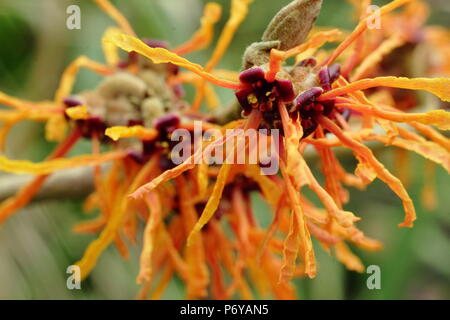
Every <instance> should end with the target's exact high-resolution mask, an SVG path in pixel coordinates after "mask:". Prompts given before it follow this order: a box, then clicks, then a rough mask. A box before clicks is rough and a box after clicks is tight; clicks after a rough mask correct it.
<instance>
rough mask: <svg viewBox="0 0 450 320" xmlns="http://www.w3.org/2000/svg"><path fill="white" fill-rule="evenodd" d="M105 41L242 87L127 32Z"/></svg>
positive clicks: (220, 82)
mask: <svg viewBox="0 0 450 320" xmlns="http://www.w3.org/2000/svg"><path fill="white" fill-rule="evenodd" d="M104 41H110V42H112V43H113V44H115V45H116V46H118V47H119V48H122V49H123V50H125V51H127V52H131V51H135V52H137V53H139V54H141V55H143V56H145V57H147V58H148V59H150V60H152V61H153V62H154V63H157V64H158V63H173V64H175V65H177V66H180V67H183V68H186V69H188V70H190V71H192V72H194V73H196V74H198V75H199V76H201V77H202V78H204V79H205V80H208V81H209V82H211V83H213V84H215V85H218V86H222V87H225V88H229V89H234V90H237V89H239V88H240V84H239V83H236V82H231V81H228V80H222V79H219V78H217V77H215V76H214V75H212V74H211V73H209V72H206V71H205V70H204V69H203V67H202V66H200V65H198V64H195V63H192V62H190V61H188V60H186V59H184V58H182V57H180V56H178V55H176V54H175V53H173V52H170V51H168V50H166V49H164V48H151V47H149V46H148V45H146V44H145V43H144V42H142V41H141V40H139V39H137V38H135V37H132V36H129V35H126V34H114V35H113V36H111V37H110V38H107V39H105V40H104Z"/></svg>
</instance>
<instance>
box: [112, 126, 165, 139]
mask: <svg viewBox="0 0 450 320" xmlns="http://www.w3.org/2000/svg"><path fill="white" fill-rule="evenodd" d="M105 134H106V135H107V136H108V137H110V138H111V139H112V140H114V141H117V140H119V139H121V138H133V137H135V138H139V139H141V140H152V139H155V138H156V137H157V136H158V131H157V130H155V129H149V128H144V127H143V126H139V125H138V126H132V127H122V126H116V127H111V128H108V129H106V131H105Z"/></svg>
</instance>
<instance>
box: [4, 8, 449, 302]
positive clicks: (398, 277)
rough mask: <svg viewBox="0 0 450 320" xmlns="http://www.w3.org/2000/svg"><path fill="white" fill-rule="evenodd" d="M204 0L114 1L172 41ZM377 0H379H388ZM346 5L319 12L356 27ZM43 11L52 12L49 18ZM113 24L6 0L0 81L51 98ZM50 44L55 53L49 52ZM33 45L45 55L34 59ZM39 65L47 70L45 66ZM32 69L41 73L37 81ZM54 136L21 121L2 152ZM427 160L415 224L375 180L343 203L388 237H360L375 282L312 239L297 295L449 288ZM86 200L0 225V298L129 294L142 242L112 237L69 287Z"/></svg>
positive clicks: (443, 18) (177, 294) (253, 20)
mask: <svg viewBox="0 0 450 320" xmlns="http://www.w3.org/2000/svg"><path fill="white" fill-rule="evenodd" d="M216 2H218V3H220V4H222V5H223V7H224V17H223V18H222V20H221V22H220V23H219V24H218V26H217V28H216V34H218V33H219V31H220V30H221V29H222V27H223V25H224V23H225V21H226V20H225V19H226V17H227V13H228V11H229V4H230V1H229V0H217V1H216ZM384 2H386V1H384ZM204 3H206V1H205V0H202V1H200V0H128V1H115V4H116V5H117V6H118V7H119V8H120V9H121V11H122V12H123V13H124V14H125V15H126V16H127V17H129V18H130V21H131V23H132V24H133V26H134V27H135V30H136V31H137V33H138V34H139V35H140V36H142V37H149V38H158V39H165V40H168V41H169V42H170V43H171V44H172V45H173V46H176V45H178V44H180V43H182V42H183V41H184V40H186V39H188V38H189V37H190V35H191V34H192V33H193V32H194V31H195V30H196V28H197V27H198V21H199V18H200V16H201V12H202V6H203V4H204ZM287 3H289V0H280V1H272V0H255V1H254V3H253V4H252V5H251V11H250V14H249V16H248V18H247V19H246V21H245V22H244V23H243V24H242V26H241V28H240V29H239V32H238V33H237V35H236V37H235V39H234V40H233V43H232V44H231V47H230V49H229V50H228V52H227V55H226V57H225V58H224V59H223V60H222V61H221V63H220V65H219V67H221V68H228V69H232V70H238V69H239V68H240V63H241V61H240V60H241V54H242V52H243V50H244V49H245V47H246V46H247V45H248V44H250V43H251V42H254V41H257V40H258V39H259V38H260V36H261V34H262V32H263V30H264V28H265V25H266V24H267V23H268V22H269V21H270V19H271V17H272V16H273V15H274V13H275V12H276V11H277V10H278V9H279V8H280V7H282V6H283V5H285V4H287ZM375 3H379V4H381V3H383V1H375ZM430 3H432V5H433V7H432V10H433V12H432V19H431V22H432V23H441V24H444V25H446V26H447V27H449V26H450V25H449V20H448V16H449V12H448V3H447V2H446V1H430ZM69 4H78V5H80V7H81V12H82V29H81V30H74V31H69V30H66V29H65V24H64V21H65V20H64V19H65V16H66V13H65V8H66V7H67V5H69ZM444 10H447V11H444ZM351 15H352V12H351V7H350V6H349V5H348V3H347V2H346V1H344V0H333V1H330V0H328V1H325V4H324V8H323V11H322V14H321V15H320V17H319V19H318V22H317V24H318V25H319V26H334V27H340V28H344V29H351V28H352V27H353V26H354V22H353V20H352V19H351ZM45 17H47V18H45ZM48 17H55V19H51V20H52V21H47V20H48ZM46 19H47V20H46ZM44 24H45V27H44ZM112 24H113V22H112V21H111V20H110V19H109V18H108V17H106V16H105V15H104V14H103V13H102V12H101V11H100V10H98V9H97V8H96V7H95V6H94V5H93V4H92V3H91V2H90V1H87V0H83V1H81V0H79V1H69V0H67V1H66V0H64V1H60V0H40V1H30V0H14V1H13V0H2V1H1V3H0V41H1V42H0V43H2V45H1V46H0V90H1V91H5V92H7V93H9V94H14V95H17V96H19V97H24V98H29V99H30V98H31V97H30V95H31V96H33V98H34V97H37V98H39V99H49V98H51V97H52V95H53V92H54V90H55V89H56V83H57V82H56V80H57V79H58V77H59V76H60V74H61V72H62V70H63V68H64V65H67V64H68V63H69V62H70V61H72V60H73V59H74V58H75V57H77V56H78V55H80V54H84V55H87V56H89V57H90V58H93V59H97V60H100V61H103V58H102V52H101V45H100V38H101V35H102V33H103V30H104V29H105V28H106V27H107V26H110V25H112ZM49 28H50V29H49ZM55 34H57V36H55ZM46 38H47V39H46ZM48 38H50V39H48ZM43 43H50V44H51V45H52V48H51V49H49V48H48V47H46V46H43V45H42V44H43ZM46 50H47V51H46ZM50 50H51V51H50ZM51 52H53V53H54V56H55V57H54V58H47V59H45V57H47V56H48V57H49V56H50V55H49V53H51ZM211 52H212V49H211V48H210V49H206V50H204V51H201V52H197V53H194V54H192V55H190V56H189V59H191V60H193V61H195V62H199V63H202V62H205V61H206V60H207V59H208V57H209V55H210V54H211ZM39 56H40V57H41V58H39V59H38V57H39ZM42 57H43V58H42ZM43 66H44V67H45V72H43V71H42V70H43ZM33 78H34V79H37V80H35V81H34V82H33ZM50 79H54V80H50ZM98 80H99V77H98V76H96V75H93V74H92V73H90V72H88V71H81V72H80V75H79V78H78V81H77V84H76V88H75V92H76V91H79V90H84V89H89V88H92V87H93V86H95V85H96V83H97V82H98ZM45 81H48V82H45ZM41 82H44V84H43V85H42V83H41ZM39 83H41V86H40V89H39V90H38V92H36V88H37V85H36V84H39ZM188 94H190V95H192V91H190V90H188ZM232 95H233V94H232V92H230V91H227V90H223V91H220V96H221V98H222V100H223V101H230V100H231V99H232V98H233V97H232ZM52 147H53V144H51V143H47V142H45V141H43V131H42V127H41V126H36V125H30V124H25V125H20V126H17V128H15V130H14V131H13V132H12V133H11V135H10V137H9V139H8V149H7V152H8V153H9V154H14V155H20V156H23V157H25V156H27V157H29V158H31V159H33V160H39V159H42V158H43V157H45V155H46V154H48V153H49V152H50V150H51V149H52ZM83 151H84V152H88V151H89V144H88V143H87V142H84V143H80V144H78V145H77V148H76V150H74V153H80V152H83ZM391 151H392V150H390V149H383V150H382V151H379V152H378V154H377V155H378V156H379V157H380V158H381V160H383V162H384V163H386V164H387V167H388V168H389V169H393V167H394V164H393V161H394V158H393V157H392V152H391ZM312 165H314V163H312ZM347 165H348V166H349V167H350V168H351V167H352V166H353V165H354V163H353V162H352V161H351V160H348V163H347ZM423 165H424V161H423V160H422V159H419V158H418V157H416V156H411V167H412V172H413V173H414V174H413V176H412V183H411V185H410V186H409V192H410V195H411V197H412V198H413V199H414V200H415V204H416V207H417V214H418V220H417V222H416V224H415V227H414V228H413V229H399V228H398V227H397V224H398V223H399V222H400V221H401V220H402V217H403V211H402V206H401V203H400V201H399V200H398V199H397V198H396V197H395V196H394V195H393V194H392V193H391V192H390V191H389V190H388V189H387V187H386V186H385V185H383V184H382V183H380V182H376V183H374V184H373V185H372V186H370V187H369V188H368V190H367V191H364V192H361V191H355V190H352V192H351V201H350V203H349V204H348V206H347V209H349V210H352V211H354V212H357V213H358V215H360V216H361V217H362V218H363V220H362V221H361V222H360V225H361V226H362V230H365V232H366V234H367V235H369V236H372V237H375V238H378V239H380V240H382V241H383V242H384V244H385V249H384V250H383V251H381V252H374V253H367V252H363V251H360V250H358V249H355V250H356V252H357V253H358V254H359V255H360V257H361V258H362V260H363V261H364V263H365V264H366V265H371V264H374V265H379V266H380V267H381V271H382V288H381V290H368V289H367V286H366V280H367V277H368V275H367V274H357V273H354V272H349V271H346V270H345V268H344V267H343V266H342V265H340V264H339V263H338V262H336V260H335V259H334V258H333V257H331V256H329V255H328V254H327V253H326V252H325V251H324V250H322V249H321V248H320V246H319V244H317V243H316V246H315V248H316V254H317V257H318V261H319V275H318V277H317V278H316V279H314V280H309V279H301V280H296V283H297V284H298V291H299V297H300V298H306V299H410V298H412V299H416V298H425V299H443V298H444V299H448V298H450V255H449V253H450V212H449V211H450V209H449V208H450V197H449V196H448V195H449V189H450V179H449V176H448V175H447V173H445V172H444V170H441V169H439V171H438V179H437V180H438V181H437V184H438V187H437V190H438V199H439V206H438V209H437V210H435V211H433V212H428V211H427V210H425V209H424V208H423V207H422V206H421V203H420V196H421V190H422V187H423V181H424V179H426V177H424V176H423ZM253 201H254V203H255V212H257V214H258V216H259V217H258V218H259V219H260V221H261V224H263V225H267V224H269V223H270V214H269V213H268V211H267V210H268V208H267V205H265V204H264V203H263V202H262V201H261V199H259V197H258V196H256V195H255V197H253ZM81 212H82V210H81V201H79V200H71V201H69V200H64V201H62V200H54V201H45V202H39V203H33V204H32V205H30V206H29V207H27V208H26V209H24V210H21V211H20V212H19V213H17V214H16V215H15V216H14V217H13V218H12V219H10V220H8V221H7V222H6V223H5V224H4V225H2V226H0V298H1V299H38V298H39V299H130V298H133V297H134V296H135V294H136V293H137V291H138V289H139V288H138V286H137V285H136V284H135V276H136V274H137V269H138V265H137V263H138V254H139V252H140V247H139V245H138V246H130V247H131V252H130V253H131V254H130V258H129V260H128V261H125V260H123V259H122V258H121V257H120V255H119V254H118V253H117V251H116V249H115V248H113V247H110V248H108V249H107V250H106V251H105V253H104V254H103V255H102V256H101V258H100V260H99V263H98V265H97V267H96V269H95V270H94V272H93V273H92V275H91V276H90V277H89V279H88V280H86V281H85V282H83V283H82V290H74V291H69V290H67V289H66V276H67V275H66V268H67V266H68V265H70V264H72V263H73V262H74V261H76V260H77V259H78V258H80V257H81V256H82V254H83V252H84V249H85V248H86V246H87V244H88V243H89V242H90V241H92V240H93V239H94V238H95V236H86V235H76V234H73V233H72V231H71V228H72V226H73V225H74V223H75V222H77V221H81V220H83V219H88V218H89V217H88V216H86V215H85V214H83V213H81ZM94 214H96V213H94ZM183 295H184V289H183V286H182V283H181V282H180V281H178V280H177V279H175V280H174V281H173V282H172V283H171V284H170V286H169V288H168V290H167V292H166V294H165V295H164V297H163V298H165V299H177V298H182V297H183Z"/></svg>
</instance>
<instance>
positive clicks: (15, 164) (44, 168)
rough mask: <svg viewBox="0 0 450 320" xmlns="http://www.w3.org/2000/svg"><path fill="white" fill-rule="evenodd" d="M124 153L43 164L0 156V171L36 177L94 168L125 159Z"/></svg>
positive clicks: (84, 156)
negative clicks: (66, 170)
mask: <svg viewBox="0 0 450 320" xmlns="http://www.w3.org/2000/svg"><path fill="white" fill-rule="evenodd" d="M126 155H127V152H126V151H113V152H107V153H103V154H99V155H83V156H77V157H73V158H70V159H64V158H58V159H53V160H47V161H43V162H31V161H28V160H11V159H8V158H6V157H5V156H0V170H2V171H6V172H11V173H31V174H36V175H45V174H50V173H52V172H54V171H57V170H62V169H69V168H76V167H82V166H88V165H89V166H94V165H98V164H101V163H104V162H109V161H113V160H116V159H121V158H124V157H126Z"/></svg>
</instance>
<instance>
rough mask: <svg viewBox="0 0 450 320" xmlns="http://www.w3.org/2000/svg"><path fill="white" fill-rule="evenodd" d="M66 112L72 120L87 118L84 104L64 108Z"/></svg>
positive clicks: (87, 112) (87, 114) (87, 113)
mask: <svg viewBox="0 0 450 320" xmlns="http://www.w3.org/2000/svg"><path fill="white" fill-rule="evenodd" d="M66 114H67V115H68V116H69V118H70V119H72V120H85V119H88V118H89V111H88V109H87V107H86V106H78V107H72V108H68V109H66Z"/></svg>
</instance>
